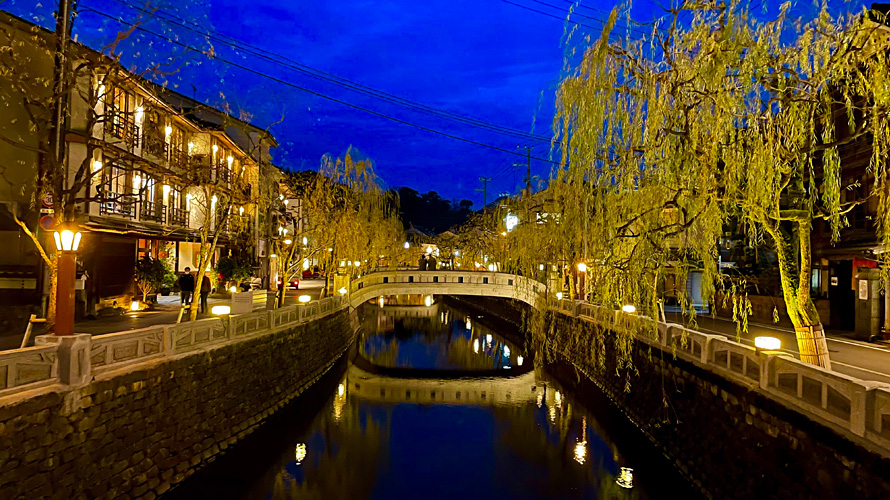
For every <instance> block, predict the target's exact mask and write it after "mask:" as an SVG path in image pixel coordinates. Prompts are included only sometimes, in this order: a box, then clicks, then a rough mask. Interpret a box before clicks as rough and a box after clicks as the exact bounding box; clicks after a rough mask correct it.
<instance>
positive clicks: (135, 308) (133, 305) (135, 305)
mask: <svg viewBox="0 0 890 500" xmlns="http://www.w3.org/2000/svg"><path fill="white" fill-rule="evenodd" d="M130 310H131V311H138V310H139V301H138V300H134V301H133V302H130Z"/></svg>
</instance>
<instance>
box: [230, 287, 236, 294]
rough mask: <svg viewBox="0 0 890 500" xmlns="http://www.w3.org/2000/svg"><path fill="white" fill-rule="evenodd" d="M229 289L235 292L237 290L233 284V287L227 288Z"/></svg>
mask: <svg viewBox="0 0 890 500" xmlns="http://www.w3.org/2000/svg"><path fill="white" fill-rule="evenodd" d="M229 291H230V292H232V293H235V292H237V291H238V288H237V287H234V286H233V287H231V288H229Z"/></svg>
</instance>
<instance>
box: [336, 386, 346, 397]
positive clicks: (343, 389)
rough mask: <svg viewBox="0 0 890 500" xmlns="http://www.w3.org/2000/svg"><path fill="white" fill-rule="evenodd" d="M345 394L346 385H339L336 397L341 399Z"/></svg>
mask: <svg viewBox="0 0 890 500" xmlns="http://www.w3.org/2000/svg"><path fill="white" fill-rule="evenodd" d="M345 394H346V384H340V385H338V386H337V395H338V396H340V397H343V395H345Z"/></svg>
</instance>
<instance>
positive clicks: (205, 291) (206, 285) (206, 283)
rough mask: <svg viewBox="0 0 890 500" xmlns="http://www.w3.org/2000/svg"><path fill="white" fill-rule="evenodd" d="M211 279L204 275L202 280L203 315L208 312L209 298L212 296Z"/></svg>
mask: <svg viewBox="0 0 890 500" xmlns="http://www.w3.org/2000/svg"><path fill="white" fill-rule="evenodd" d="M210 286H211V285H210V277H209V276H207V273H204V278H202V279H201V314H204V313H205V312H207V296H208V295H210Z"/></svg>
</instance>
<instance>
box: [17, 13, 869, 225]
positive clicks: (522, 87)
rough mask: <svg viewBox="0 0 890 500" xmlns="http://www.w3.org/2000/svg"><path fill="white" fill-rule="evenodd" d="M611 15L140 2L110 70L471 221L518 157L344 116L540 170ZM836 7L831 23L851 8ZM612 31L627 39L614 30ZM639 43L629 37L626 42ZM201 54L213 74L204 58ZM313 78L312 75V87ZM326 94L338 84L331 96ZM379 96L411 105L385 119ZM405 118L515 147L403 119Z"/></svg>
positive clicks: (390, 108) (520, 171)
mask: <svg viewBox="0 0 890 500" xmlns="http://www.w3.org/2000/svg"><path fill="white" fill-rule="evenodd" d="M768 3H769V4H773V3H775V4H776V5H778V4H779V2H768ZM614 4H615V2H614V1H613V0H599V1H590V2H586V3H582V4H581V7H579V8H577V9H576V14H575V15H573V16H572V20H573V21H577V22H580V23H582V24H580V25H575V24H566V22H565V16H566V14H567V13H568V8H569V7H571V6H572V3H571V2H570V1H568V0H475V1H467V0H423V1H416V0H413V1H407V0H402V1H382V0H338V1H336V2H332V1H324V0H315V1H305V0H292V1H282V0H252V1H249V2H245V1H243V0H238V1H235V0H212V2H211V1H199V0H181V1H175V0H152V1H151V5H153V6H157V7H160V9H161V10H160V11H159V12H160V13H159V14H156V15H155V16H153V17H152V18H151V19H149V20H148V21H147V22H145V23H144V24H142V25H141V26H143V27H144V28H145V29H147V30H151V31H154V32H155V33H156V34H150V33H146V32H142V31H137V32H136V33H134V34H133V35H132V36H131V37H130V38H129V39H127V41H126V42H124V43H123V44H122V45H121V52H122V53H123V54H124V57H123V61H124V63H125V64H126V65H127V66H128V67H132V69H134V70H136V71H141V70H142V69H143V68H144V67H145V66H146V64H147V62H154V61H165V60H167V59H169V58H172V60H173V61H174V62H175V66H176V67H177V68H178V71H177V72H176V73H175V74H173V75H171V76H169V77H166V83H167V85H168V86H170V87H171V88H174V89H175V90H177V91H179V92H182V93H184V94H186V95H189V96H194V97H196V98H197V99H199V100H201V101H203V102H206V103H208V104H211V105H215V106H223V105H227V106H229V108H230V109H232V110H233V111H234V112H235V114H238V113H243V116H244V117H245V118H248V119H250V120H251V121H252V122H253V123H255V124H257V125H259V126H261V127H265V126H268V125H269V124H272V123H274V122H276V121H278V120H279V119H282V117H283V119H282V121H281V122H280V123H276V124H275V125H273V126H272V127H271V131H272V133H273V134H275V136H276V137H277V138H278V141H279V143H280V144H281V147H280V148H278V150H277V151H276V152H275V162H276V163H277V164H278V165H280V166H282V167H285V168H292V169H298V170H299V169H306V168H317V166H318V164H319V160H320V158H321V156H322V155H323V154H325V153H331V154H334V155H339V154H342V153H343V152H344V151H345V150H346V149H347V148H348V147H349V146H350V145H352V146H354V147H356V148H358V149H359V150H360V151H361V152H362V153H363V154H364V155H366V156H367V157H370V158H371V159H373V160H374V162H375V163H376V166H377V172H378V174H379V175H380V176H381V177H382V178H383V180H384V181H385V183H386V185H387V186H389V187H395V186H408V187H412V188H414V189H417V190H418V191H421V192H426V191H428V190H436V191H438V192H439V193H440V194H441V195H442V196H443V197H445V198H447V199H456V200H460V199H463V198H466V199H470V200H472V201H473V202H474V208H477V209H478V208H479V207H480V206H481V204H482V193H481V192H478V191H476V188H480V187H481V182H480V181H479V177H480V176H484V177H491V178H493V179H494V180H493V181H492V182H491V183H490V184H489V200H491V199H493V198H494V196H496V195H497V194H500V193H503V192H512V193H515V192H516V189H517V188H519V187H521V184H522V181H523V176H524V171H525V167H524V161H525V158H524V156H514V155H511V154H509V153H507V152H503V151H498V150H495V149H491V148H489V147H484V146H480V145H475V144H470V143H467V142H463V141H460V140H457V139H454V138H449V137H445V136H443V135H440V134H436V133H433V132H430V131H426V130H422V129H420V128H417V127H415V126H411V125H407V124H404V123H397V122H395V121H392V120H390V119H387V118H384V117H381V116H378V115H375V114H371V113H368V112H366V111H363V110H360V109H356V107H361V108H365V109H367V110H370V111H373V112H375V113H378V114H382V115H387V116H389V117H391V118H395V119H397V120H401V121H403V122H409V123H411V124H414V125H417V126H420V127H424V128H427V129H433V130H436V131H439V132H442V133H445V134H450V135H452V136H456V137H460V138H463V139H467V140H471V141H475V142H478V143H482V144H485V145H488V146H493V147H496V148H500V149H502V150H507V151H516V152H520V153H522V154H523V155H524V153H525V149H523V147H524V146H526V145H529V146H534V149H533V150H532V155H533V156H534V157H538V158H548V157H549V155H550V145H549V138H550V137H551V135H552V128H551V120H552V118H553V109H554V92H555V88H556V85H557V84H558V82H559V80H560V78H561V77H562V76H563V75H564V74H565V70H564V60H565V55H566V53H567V49H566V47H567V46H568V47H573V46H577V43H578V42H579V41H580V40H582V39H583V36H582V35H584V34H588V33H589V34H594V35H598V33H599V30H600V29H601V27H602V23H601V20H604V19H605V18H606V17H607V16H608V11H609V10H610V9H611V8H612V7H613V6H614ZM752 4H753V5H754V6H755V7H757V10H758V12H759V11H760V10H761V9H762V8H763V4H762V3H761V2H759V1H758V0H754V1H753V2H752ZM798 4H799V5H798V6H797V7H796V9H797V11H798V12H800V15H802V16H807V13H809V12H812V9H813V7H812V4H813V2H811V1H801V2H798ZM835 4H836V5H837V8H836V9H834V10H836V11H840V10H843V11H848V10H857V9H860V8H861V6H862V5H863V3H862V2H857V1H851V2H846V1H844V0H834V1H833V2H832V5H835ZM143 5H145V0H80V1H79V2H78V6H79V15H78V19H77V21H76V23H75V28H74V33H75V34H76V35H77V36H78V40H79V41H80V42H82V43H86V44H88V45H90V46H92V47H94V48H101V47H103V46H104V45H105V44H107V43H108V41H109V40H110V39H111V38H113V35H114V34H115V33H116V32H117V31H119V30H121V29H122V28H124V27H125V25H123V24H120V22H118V21H116V20H115V19H122V20H123V21H124V22H126V23H132V22H134V21H135V20H136V19H137V16H138V14H139V13H138V8H139V7H141V6H143ZM54 6H55V2H54V1H53V0H47V1H46V2H44V3H43V4H41V3H37V2H36V0H7V1H6V2H4V3H2V4H0V8H2V9H5V10H9V11H11V12H12V13H14V14H16V15H19V16H21V17H24V18H26V19H29V20H32V21H35V22H38V23H39V24H42V25H45V26H51V25H52V23H53V22H52V12H53V10H54ZM134 7H136V9H134ZM768 7H769V8H770V9H771V10H774V9H775V6H774V5H769V6H768ZM96 11H98V12H101V13H105V14H109V15H110V16H111V17H107V16H105V15H102V14H100V13H97V12H96ZM663 15H664V11H663V10H661V8H660V7H658V5H657V3H656V2H655V1H654V0H639V1H637V2H636V3H635V5H634V7H633V10H632V12H631V16H632V18H633V19H634V20H635V21H638V22H641V23H643V22H651V21H652V20H654V19H658V18H660V17H661V16H663ZM575 26H577V28H578V30H579V31H578V33H576V34H575V35H574V36H573V37H572V41H570V42H569V43H568V45H567V44H566V29H567V28H572V27H575ZM619 27H620V28H621V29H622V30H623V29H625V28H626V27H627V25H626V24H625V23H624V22H621V23H619ZM649 29H650V28H649V27H648V26H633V30H634V31H631V35H632V36H634V37H638V36H640V35H641V34H642V33H643V32H646V31H648V30H649ZM208 33H209V34H210V35H211V36H210V37H208V36H207V35H208ZM158 35H160V36H161V37H160V38H159V37H158ZM224 37H229V38H224ZM165 38H166V40H165ZM233 40H234V42H235V43H238V44H249V45H250V46H252V47H245V46H243V45H241V46H240V47H239V48H237V49H234V48H232V47H230V46H228V44H229V43H232V41H233ZM184 46H188V47H193V48H197V49H199V50H200V51H202V52H204V53H201V52H196V51H194V50H192V49H187V48H184ZM211 50H212V52H213V54H214V55H215V58H214V59H210V58H208V57H207V55H206V53H207V52H210V51H211ZM249 52H253V53H249ZM257 54H259V55H257ZM282 57H283V58H286V59H281V58H282ZM221 59H225V60H227V61H228V62H224V61H222V60H221ZM270 59H272V60H270ZM273 61H278V62H273ZM233 63H234V64H233ZM235 65H239V66H241V67H236V66H235ZM314 71H321V72H325V73H327V74H326V75H323V76H321V77H319V76H318V73H315V75H316V76H311V75H310V74H309V73H312V72H314ZM262 75H268V76H271V77H272V78H274V79H276V80H278V81H275V80H272V79H270V78H267V77H266V76H262ZM337 78H341V79H345V80H348V82H347V81H344V80H339V81H340V83H341V84H340V85H337V84H334V83H332V82H331V81H330V80H332V79H337ZM163 80H165V78H161V79H160V81H163ZM285 82H286V83H285ZM354 84H360V85H362V86H364V87H370V88H371V89H375V90H378V91H382V92H384V93H386V94H389V95H387V96H384V97H373V96H369V95H367V94H366V93H361V92H357V91H355V90H354V89H356V88H358V87H356V86H355V85H354ZM193 86H194V87H193ZM295 86H296V87H301V88H302V89H305V90H309V91H312V92H315V93H317V94H322V95H324V96H328V97H330V98H333V99H336V100H338V101H341V102H335V101H333V100H330V99H326V98H324V97H321V96H319V95H313V94H311V93H309V92H306V91H305V90H300V89H298V88H295ZM350 86H351V87H352V89H350V88H348V87H350ZM366 92H367V91H366ZM392 96H395V97H396V98H402V99H407V100H410V101H413V102H414V104H412V105H411V106H405V105H402V104H397V103H396V102H393V97H392ZM343 103H348V104H351V105H353V106H355V107H350V106H348V105H346V104H343ZM417 104H420V105H425V106H429V107H432V108H434V111H435V112H440V111H444V112H448V113H456V114H458V115H461V116H463V117H468V118H472V119H474V120H480V121H483V122H486V123H487V124H490V125H493V126H498V127H503V128H507V129H510V130H513V131H516V132H517V133H518V134H520V135H513V134H507V133H503V132H500V131H495V130H492V129H490V128H487V127H479V126H474V125H471V124H468V123H463V122H461V121H456V120H454V119H448V118H445V117H442V116H439V115H436V114H432V113H430V112H424V111H421V110H418V109H416V107H412V106H416V105H417ZM523 134H525V135H523ZM529 134H532V135H533V137H530V136H529ZM514 163H520V164H522V166H518V167H514V166H513V164H514ZM552 166H553V165H552V164H550V163H547V162H545V161H539V160H532V174H533V175H535V176H540V177H541V178H544V179H546V178H548V177H549V174H550V171H551V167H552Z"/></svg>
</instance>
